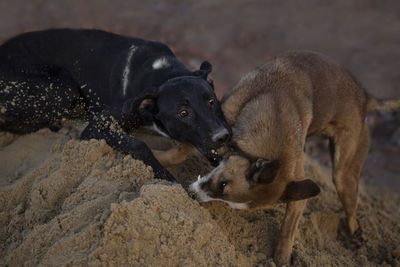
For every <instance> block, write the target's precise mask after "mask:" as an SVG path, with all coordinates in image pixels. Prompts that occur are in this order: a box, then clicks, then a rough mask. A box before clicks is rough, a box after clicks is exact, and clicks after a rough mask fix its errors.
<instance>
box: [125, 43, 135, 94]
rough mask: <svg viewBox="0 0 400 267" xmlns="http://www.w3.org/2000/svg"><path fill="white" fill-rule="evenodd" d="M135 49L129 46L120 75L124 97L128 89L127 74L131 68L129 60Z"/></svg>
mask: <svg viewBox="0 0 400 267" xmlns="http://www.w3.org/2000/svg"><path fill="white" fill-rule="evenodd" d="M135 50H136V47H135V46H134V45H131V46H130V47H129V51H128V56H127V57H126V64H125V68H124V72H123V73H122V94H123V95H124V96H125V95H126V88H127V87H128V82H129V72H130V71H131V69H130V66H131V60H132V56H133V54H134V53H135Z"/></svg>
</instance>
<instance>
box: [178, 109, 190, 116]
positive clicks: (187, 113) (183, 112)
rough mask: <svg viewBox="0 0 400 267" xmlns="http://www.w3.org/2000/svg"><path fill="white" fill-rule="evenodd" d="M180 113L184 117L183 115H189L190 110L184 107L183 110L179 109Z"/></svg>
mask: <svg viewBox="0 0 400 267" xmlns="http://www.w3.org/2000/svg"><path fill="white" fill-rule="evenodd" d="M178 115H179V117H181V118H183V117H186V116H187V115H189V112H188V111H187V110H186V109H183V110H181V111H179V113H178Z"/></svg>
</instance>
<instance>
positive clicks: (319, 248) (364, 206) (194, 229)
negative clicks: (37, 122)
mask: <svg viewBox="0 0 400 267" xmlns="http://www.w3.org/2000/svg"><path fill="white" fill-rule="evenodd" d="M78 132H79V129H76V127H66V128H63V129H62V130H61V131H60V132H59V133H53V132H50V131H48V130H42V131H39V132H37V133H35V134H30V135H26V136H14V135H10V134H4V133H2V134H1V135H0V170H1V172H0V265H9V266H17V265H27V266H33V265H50V266H62V265H74V266H75V265H85V266H86V265H96V266H97V265H118V266H120V265H125V266H126V265H133V266H178V265H179V266H195V265H200V266H208V265H223V266H254V265H273V263H272V260H271V256H272V254H273V248H274V244H275V242H276V237H277V232H278V231H279V227H280V221H281V219H282V218H283V214H284V206H283V205H278V206H276V207H275V208H273V209H269V210H258V211H237V210H232V209H230V208H229V207H227V206H226V205H225V204H223V203H206V204H202V205H200V204H199V203H197V201H195V200H193V199H191V198H190V197H189V196H188V194H187V193H186V191H185V190H184V189H183V188H182V187H181V186H180V185H171V184H169V183H167V182H163V181H158V180H155V179H154V178H153V173H152V170H151V168H150V167H147V166H145V165H144V164H143V163H142V162H140V161H136V160H133V159H132V158H131V157H130V156H126V155H122V154H121V153H118V152H116V151H114V150H112V149H111V148H110V147H109V146H108V145H107V144H105V142H104V141H95V140H91V141H77V140H76V137H77V136H78ZM149 140H150V141H149V143H150V144H153V145H160V142H159V141H157V140H158V139H157V140H156V139H154V138H153V139H151V138H150V139H149ZM306 163H307V165H306V167H307V173H308V175H309V177H310V178H312V179H314V180H316V181H317V182H318V183H319V184H320V185H321V187H322V191H323V192H322V194H321V195H320V196H319V197H317V198H315V199H312V200H311V201H309V203H308V206H307V209H306V211H305V214H304V218H303V219H302V220H301V222H300V227H299V233H298V236H297V239H296V242H295V246H294V253H293V263H294V264H295V265H300V266H308V265H313V266H318V265H363V266H368V265H376V264H383V265H393V266H395V265H396V264H400V253H399V251H400V250H399V249H400V248H399V245H400V210H399V205H398V204H399V198H398V197H397V196H394V195H391V194H389V193H388V192H383V191H382V190H380V189H377V188H372V187H364V186H362V187H361V192H360V201H359V209H358V216H359V222H360V225H361V231H359V232H358V233H357V234H356V236H355V237H354V238H349V237H348V236H347V235H346V229H345V227H344V225H343V220H342V218H343V217H344V215H343V211H342V207H341V205H340V203H339V201H338V199H337V196H336V192H335V191H334V188H333V185H332V182H331V180H330V178H329V172H328V171H327V170H326V169H324V168H323V167H321V166H320V165H319V164H317V162H315V161H313V160H311V159H307V162H306ZM209 169H210V166H208V165H207V164H206V162H205V161H204V159H202V157H201V156H200V155H198V154H196V153H194V154H193V156H192V157H191V158H190V159H189V160H187V161H186V162H185V163H184V164H182V165H180V166H176V167H175V168H172V169H171V172H172V173H174V175H175V176H176V177H177V179H178V180H180V181H181V182H182V184H183V185H184V187H186V186H187V185H188V184H189V183H190V180H193V179H195V177H196V176H197V175H198V174H204V173H206V172H207V171H208V170H209Z"/></svg>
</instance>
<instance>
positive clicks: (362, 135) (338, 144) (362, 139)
mask: <svg viewBox="0 0 400 267" xmlns="http://www.w3.org/2000/svg"><path fill="white" fill-rule="evenodd" d="M355 128H357V127H355ZM361 128H362V130H361V131H360V132H359V134H355V133H352V132H349V131H342V132H341V133H339V134H338V135H336V136H335V138H334V142H335V151H334V153H333V163H334V164H333V182H334V184H335V186H336V190H337V193H338V195H339V198H340V201H341V202H342V204H343V207H344V211H345V213H346V216H347V223H348V227H349V231H350V235H353V234H354V232H355V231H356V230H357V228H358V223H357V219H356V208H357V194H358V182H359V177H360V172H361V168H362V165H363V163H364V160H365V158H366V156H367V153H368V149H369V132H368V128H367V126H366V125H362V126H361Z"/></svg>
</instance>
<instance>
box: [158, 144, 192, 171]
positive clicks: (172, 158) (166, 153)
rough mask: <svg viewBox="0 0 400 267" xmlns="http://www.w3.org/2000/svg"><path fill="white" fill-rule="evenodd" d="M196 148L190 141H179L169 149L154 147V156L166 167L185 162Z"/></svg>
mask: <svg viewBox="0 0 400 267" xmlns="http://www.w3.org/2000/svg"><path fill="white" fill-rule="evenodd" d="M193 150H194V146H193V145H191V144H189V143H179V144H178V145H176V146H174V147H173V148H171V149H168V150H156V149H152V152H153V154H154V157H155V158H156V159H157V160H158V161H159V162H160V163H161V165H162V166H163V167H164V168H165V167H169V166H172V165H177V164H179V163H182V162H184V161H185V160H186V159H187V158H188V157H189V155H190V153H191V152H192V151H193Z"/></svg>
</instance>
